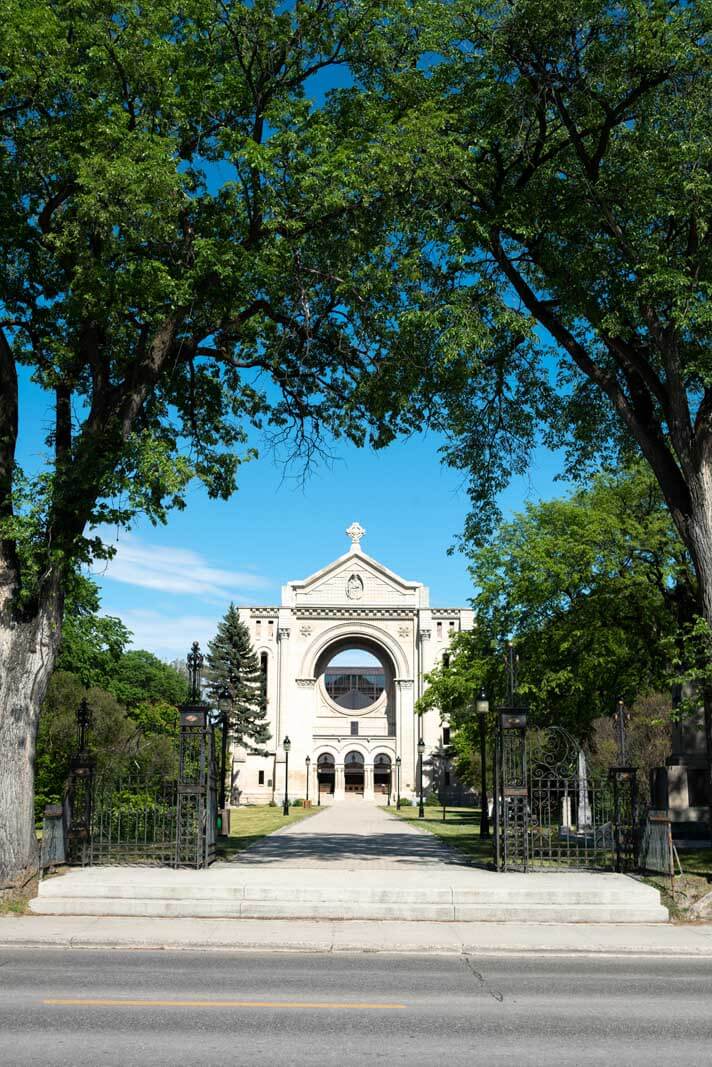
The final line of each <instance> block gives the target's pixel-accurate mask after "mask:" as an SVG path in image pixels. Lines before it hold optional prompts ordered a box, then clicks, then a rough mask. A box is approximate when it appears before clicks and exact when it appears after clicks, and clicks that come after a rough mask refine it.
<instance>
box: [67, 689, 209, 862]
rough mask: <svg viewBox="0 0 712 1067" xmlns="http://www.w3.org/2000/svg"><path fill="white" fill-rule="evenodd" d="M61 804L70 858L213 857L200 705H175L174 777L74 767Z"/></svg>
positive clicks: (205, 720)
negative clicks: (77, 772) (99, 775)
mask: <svg viewBox="0 0 712 1067" xmlns="http://www.w3.org/2000/svg"><path fill="white" fill-rule="evenodd" d="M66 807H67V811H68V817H69V834H68V841H69V859H70V862H74V863H81V864H87V865H100V864H118V865H126V864H129V865H141V866H145V865H152V866H163V867H196V868H200V867H207V866H208V865H209V864H210V863H212V862H213V860H214V859H215V845H216V838H217V816H218V808H217V767H216V759H215V730H214V727H213V724H212V723H211V722H210V719H209V717H208V712H207V709H206V708H205V707H203V706H202V705H198V704H195V705H184V706H183V708H182V709H181V713H180V734H179V740H178V773H177V776H176V777H175V778H174V779H167V780H166V779H158V778H155V777H153V778H142V777H135V776H134V777H128V778H126V777H124V778H121V777H114V776H113V775H111V774H108V775H104V776H103V777H102V778H99V779H97V780H96V781H94V780H93V775H92V774H91V772H89V773H88V774H85V775H84V776H83V777H81V776H80V777H77V776H76V775H75V776H74V777H73V778H72V779H70V786H69V789H68V793H67V800H66Z"/></svg>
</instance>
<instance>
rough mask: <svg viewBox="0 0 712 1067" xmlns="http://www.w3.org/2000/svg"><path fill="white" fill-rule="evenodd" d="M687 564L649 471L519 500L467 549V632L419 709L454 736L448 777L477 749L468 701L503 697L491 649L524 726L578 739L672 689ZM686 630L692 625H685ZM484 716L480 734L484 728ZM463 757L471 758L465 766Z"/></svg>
mask: <svg viewBox="0 0 712 1067" xmlns="http://www.w3.org/2000/svg"><path fill="white" fill-rule="evenodd" d="M690 571H691V567H690V562H689V558H688V556H687V554H686V552H685V551H684V549H683V547H682V546H681V544H680V541H679V538H678V537H677V535H676V532H675V530H674V528H673V526H672V522H671V520H670V517H669V514H668V512H667V510H666V509H665V506H664V504H663V502H662V500H661V498H660V494H659V492H658V490H657V487H656V485H655V482H654V479H653V478H652V476H651V475H650V474H649V473H647V472H646V471H645V470H644V469H643V468H642V467H633V468H632V469H630V470H629V471H626V472H623V473H622V474H620V475H618V476H616V477H614V476H612V475H609V474H601V475H599V476H597V477H596V478H594V479H593V481H592V483H591V486H590V488H589V489H587V490H579V491H577V492H575V493H574V494H572V495H571V496H570V497H568V498H565V499H560V500H553V501H548V502H545V503H540V504H529V505H528V506H527V508H526V511H525V512H524V513H523V514H519V515H516V516H515V517H514V519H512V520H511V521H510V522H503V523H501V524H500V526H499V527H498V529H497V530H496V532H495V533H494V534H493V536H492V537H491V539H490V540H489V541H488V543H486V544H485V545H481V546H479V547H474V548H473V549H472V552H471V574H472V577H473V580H474V582H475V585H476V587H477V590H478V592H477V594H476V596H475V599H474V601H473V604H474V607H475V609H476V613H477V628H476V629H475V630H473V631H471V632H469V633H462V634H457V635H456V636H455V638H454V639H453V641H452V644H451V656H450V663H449V665H448V666H447V667H445V666H440V667H438V668H437V669H436V670H435V671H433V672H432V673H431V674H430V675H429V676H428V677H429V688H428V690H427V691H426V693H425V694H424V696H423V697H422V698H421V700H420V701H419V703H418V707H419V709H420V710H421V711H424V710H426V709H428V708H433V707H435V708H439V709H440V710H441V712H442V714H443V715H444V716H445V717H447V718H448V720H449V721H450V722H451V723H452V724H453V725H454V726H455V727H456V728H457V732H456V734H455V735H454V738H453V743H454V745H455V747H456V749H457V751H458V754H459V763H460V766H459V767H458V774H459V775H462V776H463V779H464V780H465V781H472V780H473V777H472V772H470V776H468V773H467V766H466V764H467V762H468V756H469V755H470V754H472V753H474V752H475V751H476V745H477V744H478V741H479V733H478V727H477V726H476V725H475V715H474V708H473V703H474V699H475V697H476V694H477V692H478V690H479V689H480V687H481V686H484V687H485V689H486V691H487V693H488V696H489V700H490V706H491V708H494V706H495V705H496V704H501V703H504V701H505V700H506V676H505V669H504V659H503V655H502V653H503V650H504V648H505V645H506V642H507V641H508V640H510V639H513V640H514V642H515V647H516V650H517V656H518V681H519V692H520V694H521V696H522V697H524V698H526V699H527V701H528V703H529V705H530V717H531V721H532V722H533V723H534V724H537V725H547V724H553V723H559V724H561V725H564V726H566V727H567V728H568V729H569V730H571V732H572V733H573V734H574V735H576V736H577V737H579V738H581V739H584V738H586V737H587V736H589V734H590V732H591V729H592V723H593V721H594V720H595V719H598V718H600V717H604V716H610V715H611V714H612V713H613V711H614V710H615V706H616V701H617V699H618V698H619V697H622V698H623V699H624V700H625V701H626V703H628V704H630V703H632V702H633V701H634V700H635V699H636V698H639V697H641V696H644V695H645V694H647V693H651V692H655V691H660V690H663V689H665V688H666V687H668V688H669V686H670V685H671V684H672V682H673V680H674V679H675V678H676V676H677V668H676V665H675V662H674V660H673V658H672V657H671V654H670V653H671V651H672V650H676V651H677V654H678V655H680V654H681V652H680V649H684V647H685V634H686V633H687V628H688V627H689V626H690V622H689V619H690V611H691V606H692V605H694V602H695V601H694V587H693V579H692V578H691V575H690ZM693 622H694V617H693ZM492 720H493V712H491V713H490V721H489V723H488V729H490V730H491V728H492V725H493V723H492ZM473 762H474V763H476V760H474V761H473Z"/></svg>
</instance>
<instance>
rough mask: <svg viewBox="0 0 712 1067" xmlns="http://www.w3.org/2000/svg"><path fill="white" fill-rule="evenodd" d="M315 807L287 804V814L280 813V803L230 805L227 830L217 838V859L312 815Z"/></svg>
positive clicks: (224, 857) (230, 856)
mask: <svg viewBox="0 0 712 1067" xmlns="http://www.w3.org/2000/svg"><path fill="white" fill-rule="evenodd" d="M317 811H319V808H290V809H289V815H286V816H285V815H282V808H281V805H280V806H278V807H275V808H270V807H269V805H255V806H254V807H244V808H233V811H232V817H231V827H230V829H231V831H232V832H231V834H230V836H229V837H220V838H218V847H217V856H218V859H219V860H231V859H233V857H234V856H236V855H237V853H238V852H244V850H245V849H246V848H249V847H250V845H254V843H255V842H256V841H259V840H260V839H261V838H263V837H267V836H268V835H269V834H273V833H274V832H275V830H280V829H281V828H282V827H283V826H291V825H292V823H295V822H300V820H301V819H306V818H308V817H309V816H310V815H315V814H316V813H317Z"/></svg>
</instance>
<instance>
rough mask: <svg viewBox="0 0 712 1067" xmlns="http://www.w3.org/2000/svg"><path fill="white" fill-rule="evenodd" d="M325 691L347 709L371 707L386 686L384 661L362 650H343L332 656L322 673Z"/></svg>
mask: <svg viewBox="0 0 712 1067" xmlns="http://www.w3.org/2000/svg"><path fill="white" fill-rule="evenodd" d="M324 685H325V686H326V691H327V693H328V694H329V696H330V697H331V699H332V700H333V701H334V703H335V704H338V705H339V707H342V708H345V709H346V710H348V711H362V710H364V709H365V708H370V707H371V706H372V705H373V704H375V702H376V701H377V700H378V698H379V697H380V695H381V693H382V692H383V690H384V689H385V686H386V680H385V670H384V667H383V664H382V663H381V662H380V661H379V660H378V659H377V658H376V656H374V655H373V654H372V653H371V652H366V651H365V650H364V649H359V648H350V649H345V650H343V651H341V652H339V653H337V655H335V656H333V657H332V658H331V659H330V660H329V663H328V664H327V667H326V670H325V672H324Z"/></svg>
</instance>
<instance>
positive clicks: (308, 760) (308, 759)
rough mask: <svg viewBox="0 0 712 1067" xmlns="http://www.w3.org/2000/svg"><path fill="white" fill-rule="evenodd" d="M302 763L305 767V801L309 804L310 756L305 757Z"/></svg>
mask: <svg viewBox="0 0 712 1067" xmlns="http://www.w3.org/2000/svg"><path fill="white" fill-rule="evenodd" d="M304 762H305V763H306V765H307V795H306V801H307V804H309V771H310V770H311V756H307V758H306V759H305V760H304Z"/></svg>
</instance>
